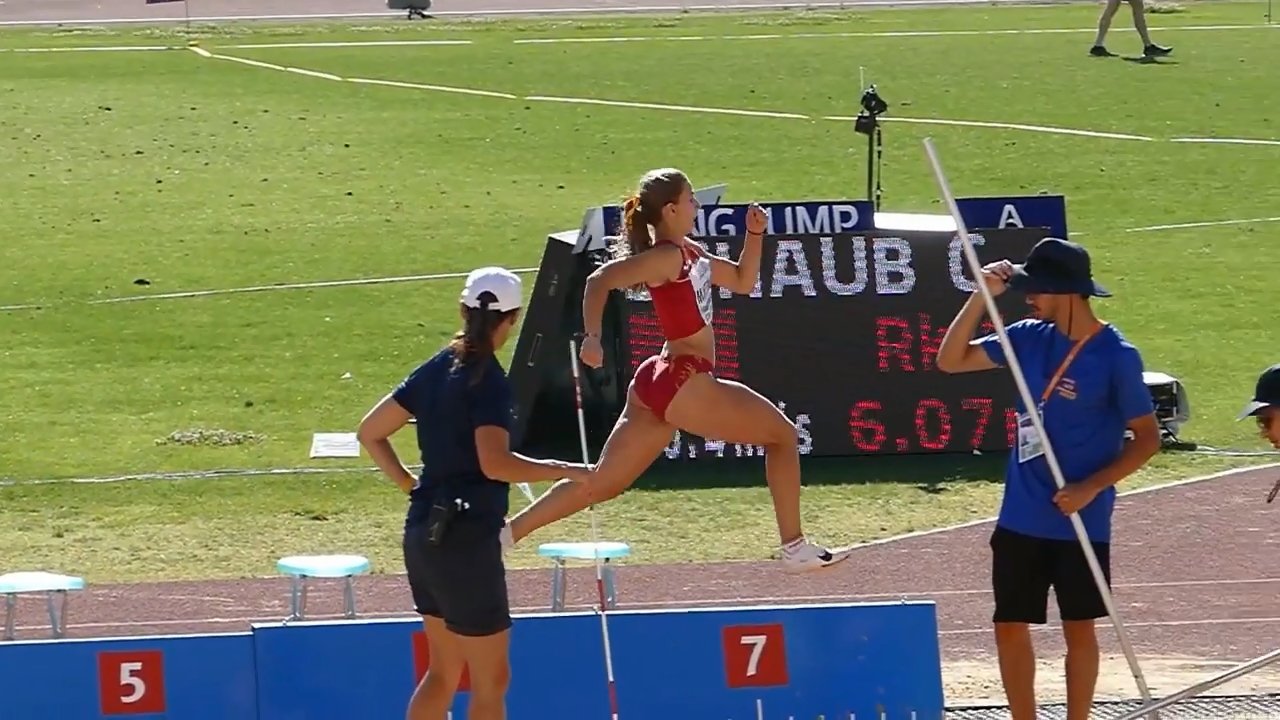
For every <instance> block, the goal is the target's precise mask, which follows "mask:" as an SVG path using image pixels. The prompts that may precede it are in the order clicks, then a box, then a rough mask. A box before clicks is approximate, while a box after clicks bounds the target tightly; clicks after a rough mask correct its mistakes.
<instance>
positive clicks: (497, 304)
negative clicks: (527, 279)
mask: <svg viewBox="0 0 1280 720" xmlns="http://www.w3.org/2000/svg"><path fill="white" fill-rule="evenodd" d="M486 292H489V293H493V296H494V297H495V298H497V300H495V301H494V302H491V303H489V309H490V310H497V311H498V312H507V311H508V310H515V309H516V308H518V307H520V305H521V303H522V300H523V294H522V293H521V282H520V276H519V275H516V274H515V273H513V272H511V271H510V270H508V269H506V268H501V267H494V266H489V267H482V268H476V269H475V270H472V271H471V272H470V273H468V274H467V283H466V285H463V286H462V304H463V305H466V306H467V307H473V308H478V307H480V295H481V294H483V293H486Z"/></svg>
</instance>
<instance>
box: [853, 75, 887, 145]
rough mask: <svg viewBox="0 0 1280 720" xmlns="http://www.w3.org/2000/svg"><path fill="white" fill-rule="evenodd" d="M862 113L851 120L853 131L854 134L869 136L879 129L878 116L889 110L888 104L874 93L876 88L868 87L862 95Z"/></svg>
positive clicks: (873, 86)
mask: <svg viewBox="0 0 1280 720" xmlns="http://www.w3.org/2000/svg"><path fill="white" fill-rule="evenodd" d="M861 103H862V112H860V113H858V117H856V118H854V120H853V129H854V131H855V132H859V133H862V134H863V135H870V134H871V133H872V131H874V130H877V129H878V128H879V127H880V120H879V118H880V115H881V114H882V113H884V112H885V111H886V110H888V109H889V103H887V102H885V101H884V99H883V98H881V97H880V94H879V93H877V92H876V86H875V85H872V86H871V87H868V88H867V89H866V90H865V91H863V93H862V100H861Z"/></svg>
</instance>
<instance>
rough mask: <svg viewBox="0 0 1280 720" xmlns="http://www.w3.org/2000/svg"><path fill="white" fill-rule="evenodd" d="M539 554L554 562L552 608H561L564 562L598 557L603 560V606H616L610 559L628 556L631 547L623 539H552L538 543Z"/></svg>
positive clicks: (562, 605)
mask: <svg viewBox="0 0 1280 720" xmlns="http://www.w3.org/2000/svg"><path fill="white" fill-rule="evenodd" d="M538 554H539V555H541V556H542V557H545V558H551V560H552V562H553V563H555V565H554V567H553V568H552V570H551V609H552V611H554V612H560V611H562V610H564V591H565V570H564V568H565V561H566V560H591V561H593V562H594V561H595V559H596V557H599V558H600V559H601V560H602V561H603V562H602V564H601V569H600V577H601V579H603V580H604V601H605V607H606V608H610V609H611V608H615V607H617V606H618V593H617V588H616V586H615V585H614V577H613V565H611V564H610V563H609V561H610V560H615V559H618V558H625V557H628V556H630V555H631V546H630V545H628V544H626V543H624V542H598V543H589V542H552V543H543V544H541V545H539V546H538Z"/></svg>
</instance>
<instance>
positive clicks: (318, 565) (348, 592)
mask: <svg viewBox="0 0 1280 720" xmlns="http://www.w3.org/2000/svg"><path fill="white" fill-rule="evenodd" d="M276 569H277V570H279V571H280V572H281V573H282V574H285V575H288V576H289V577H290V579H291V581H292V584H293V585H292V593H291V594H290V596H289V618H288V620H285V622H288V621H289V620H301V619H303V617H304V616H305V615H306V613H307V578H343V582H344V585H343V590H342V599H343V611H344V613H343V614H344V615H345V616H346V617H348V618H353V617H355V616H356V593H355V587H354V586H353V582H354V577H355V576H356V575H364V574H366V573H368V572H369V558H367V557H365V556H363V555H290V556H288V557H282V558H280V560H279V561H277V562H276Z"/></svg>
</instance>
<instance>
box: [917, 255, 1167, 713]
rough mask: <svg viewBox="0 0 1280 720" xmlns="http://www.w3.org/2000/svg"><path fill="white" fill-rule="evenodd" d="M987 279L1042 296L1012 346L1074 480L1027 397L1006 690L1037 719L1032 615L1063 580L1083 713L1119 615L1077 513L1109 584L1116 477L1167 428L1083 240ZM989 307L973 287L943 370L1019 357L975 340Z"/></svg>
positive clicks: (1012, 519)
mask: <svg viewBox="0 0 1280 720" xmlns="http://www.w3.org/2000/svg"><path fill="white" fill-rule="evenodd" d="M982 280H983V281H984V282H985V283H986V286H987V287H988V288H989V289H990V291H991V294H992V295H993V296H997V295H999V294H1001V293H1002V292H1004V291H1005V290H1006V289H1012V290H1015V291H1018V292H1022V293H1025V295H1026V299H1027V304H1028V305H1030V306H1031V317H1030V318H1029V319H1026V320H1021V321H1019V322H1016V323H1013V324H1011V325H1009V326H1008V327H1007V328H1006V329H1007V330H1008V337H1009V345H1010V347H1012V348H1013V352H1014V354H1015V355H1016V356H1017V362H1018V365H1019V366H1020V368H1021V370H1022V374H1023V376H1024V377H1025V379H1026V383H1027V389H1028V390H1029V391H1030V394H1031V397H1032V398H1033V399H1034V400H1035V402H1036V405H1035V407H1033V408H1031V411H1033V412H1039V414H1040V419H1041V423H1042V425H1043V427H1044V430H1045V433H1046V435H1047V436H1048V439H1049V442H1050V444H1051V445H1052V447H1053V454H1054V457H1055V458H1056V459H1057V461H1058V466H1059V468H1060V469H1061V470H1062V475H1063V480H1064V482H1065V487H1064V488H1063V489H1061V490H1059V489H1058V486H1057V483H1056V482H1055V481H1054V478H1053V473H1052V472H1051V471H1050V469H1049V464H1048V463H1047V462H1046V460H1045V456H1044V448H1043V443H1042V442H1041V440H1040V437H1039V435H1038V434H1037V432H1036V430H1035V426H1034V424H1033V423H1032V421H1031V419H1030V415H1029V414H1028V408H1026V407H1025V406H1024V403H1023V402H1022V401H1021V400H1019V401H1018V408H1017V411H1018V413H1019V418H1018V428H1017V435H1016V437H1015V441H1014V447H1013V448H1012V450H1011V451H1010V458H1009V464H1008V468H1007V470H1006V472H1005V484H1004V498H1003V500H1002V502H1001V505H1000V513H999V516H998V519H997V521H996V528H995V530H994V532H993V533H992V535H991V543H990V544H991V550H992V578H991V580H992V589H993V591H994V595H995V612H994V614H993V618H992V620H993V622H994V623H995V636H996V650H997V652H998V654H999V657H1000V672H1001V677H1002V678H1003V680H1004V687H1005V695H1006V697H1007V698H1008V701H1009V709H1010V713H1011V714H1012V718H1013V720H1024V719H1025V720H1034V718H1035V717H1036V703H1035V689H1034V684H1035V653H1034V650H1033V648H1032V644H1031V632H1030V628H1029V624H1030V623H1035V624H1044V623H1045V622H1046V620H1047V617H1046V616H1047V613H1048V598H1049V588H1050V587H1052V588H1053V589H1054V593H1055V596H1056V598H1057V602H1058V609H1059V616H1060V617H1061V619H1062V631H1063V635H1064V638H1065V640H1066V645H1067V658H1066V678H1067V717H1068V720H1085V719H1086V718H1088V717H1089V712H1090V709H1091V707H1092V704H1093V691H1094V686H1095V684H1096V683H1097V677H1098V662H1099V652H1098V640H1097V636H1096V633H1095V631H1094V620H1095V619H1097V618H1100V617H1106V616H1107V614H1108V613H1107V608H1106V603H1105V602H1103V598H1102V593H1101V592H1100V590H1099V588H1098V585H1097V583H1096V582H1095V579H1094V576H1093V573H1092V571H1091V570H1090V567H1089V564H1088V560H1087V558H1086V555H1085V553H1084V550H1083V547H1082V545H1081V543H1080V540H1079V537H1078V536H1077V535H1076V532H1075V529H1074V528H1073V527H1072V524H1071V519H1070V514H1071V513H1078V514H1079V517H1080V520H1081V521H1082V523H1083V525H1084V527H1085V531H1086V533H1087V535H1088V537H1089V541H1090V544H1091V545H1092V547H1093V550H1094V554H1095V555H1096V556H1097V558H1098V563H1099V565H1100V566H1101V569H1102V572H1103V575H1104V579H1105V580H1106V582H1107V583H1108V586H1109V584H1110V582H1111V563H1110V559H1111V558H1110V552H1109V551H1110V544H1111V513H1112V509H1113V508H1114V506H1115V497H1116V490H1115V485H1116V483H1118V482H1119V481H1121V480H1122V479H1124V478H1125V477H1127V476H1128V475H1130V474H1132V473H1133V472H1135V471H1136V470H1138V469H1139V468H1141V467H1142V466H1143V465H1144V464H1145V463H1146V462H1147V460H1149V459H1150V458H1151V457H1152V456H1153V455H1155V453H1156V452H1157V451H1158V450H1159V449H1160V430H1159V425H1158V424H1157V422H1156V418H1155V412H1154V407H1153V403H1152V400H1151V392H1150V390H1148V388H1147V386H1146V383H1145V382H1144V381H1143V377H1142V372H1143V363H1142V356H1141V354H1139V352H1138V350H1137V348H1135V347H1134V346H1133V345H1131V344H1130V343H1129V342H1128V341H1127V340H1125V338H1124V336H1123V335H1122V334H1121V333H1120V331H1119V330H1117V329H1116V328H1115V327H1114V326H1112V325H1111V324H1109V323H1105V322H1103V321H1101V320H1099V319H1098V318H1097V316H1095V315H1094V313H1093V309H1092V308H1091V306H1090V304H1089V298H1090V297H1094V296H1097V297H1110V293H1108V292H1107V291H1106V290H1104V289H1103V288H1102V287H1101V286H1099V285H1098V284H1097V283H1096V282H1094V280H1093V275H1092V268H1091V263H1090V260H1089V255H1088V253H1087V252H1086V251H1085V249H1084V248H1083V247H1081V246H1080V245H1077V244H1075V243H1071V242H1067V241H1065V240H1059V239H1057V238H1046V239H1044V240H1042V241H1040V242H1039V243H1037V244H1036V246H1035V247H1034V248H1032V250H1031V252H1030V254H1028V256H1027V260H1026V263H1024V264H1022V265H1014V264H1012V263H1010V262H1009V261H1007V260H1002V261H1000V262H996V263H991V264H989V265H987V266H986V267H984V268H983V272H982ZM985 311H986V305H985V303H984V301H983V298H982V293H981V292H980V291H975V292H974V293H973V295H972V296H971V297H970V298H969V299H968V301H967V302H966V303H965V305H964V307H963V308H962V309H961V310H960V313H959V314H958V315H957V316H956V318H955V320H953V321H952V323H951V327H950V328H948V330H947V334H946V336H945V338H944V339H943V341H942V344H941V345H940V346H939V349H938V356H937V365H938V368H939V369H940V370H942V371H943V372H947V373H964V372H976V371H981V370H991V369H994V368H997V367H1003V366H1007V365H1008V364H1009V363H1008V358H1007V357H1006V356H1005V350H1004V347H1003V346H1002V345H1001V342H1000V339H999V337H998V336H997V335H995V334H991V335H986V336H984V337H981V338H978V339H976V340H971V338H973V336H974V334H975V332H976V331H977V329H978V325H979V323H980V322H981V320H982V317H983V315H984V313H985ZM1126 433H1129V434H1131V435H1132V438H1131V439H1126Z"/></svg>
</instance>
